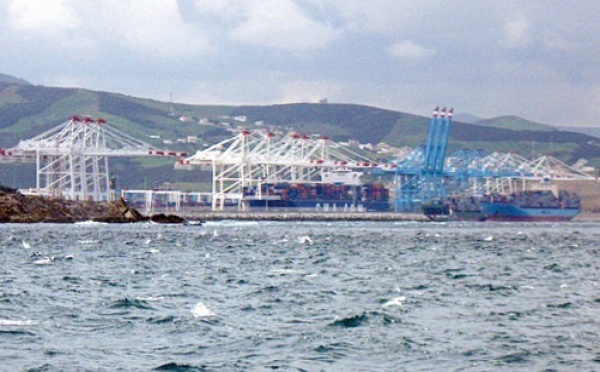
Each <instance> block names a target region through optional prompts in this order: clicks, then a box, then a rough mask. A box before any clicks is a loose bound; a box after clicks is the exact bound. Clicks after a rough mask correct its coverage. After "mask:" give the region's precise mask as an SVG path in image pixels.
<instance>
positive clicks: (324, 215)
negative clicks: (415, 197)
mask: <svg viewBox="0 0 600 372" xmlns="http://www.w3.org/2000/svg"><path fill="white" fill-rule="evenodd" d="M175 214H176V215H177V216H180V217H182V218H185V219H187V220H200V221H223V220H242V221H415V222H418V221H429V219H428V218H427V217H426V216H425V215H423V214H421V213H396V212H310V211H289V212H266V211H265V212H256V211H250V212H248V211H195V212H183V211H180V212H175Z"/></svg>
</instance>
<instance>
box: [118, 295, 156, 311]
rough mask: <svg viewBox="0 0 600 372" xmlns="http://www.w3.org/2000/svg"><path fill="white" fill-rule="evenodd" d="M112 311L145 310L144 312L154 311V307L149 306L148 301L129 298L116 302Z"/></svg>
mask: <svg viewBox="0 0 600 372" xmlns="http://www.w3.org/2000/svg"><path fill="white" fill-rule="evenodd" d="M110 308H111V309H129V308H136V309H143V310H152V307H151V306H150V305H148V303H147V302H146V301H143V300H140V299H137V298H134V299H130V298H129V297H125V298H122V299H120V300H117V301H115V302H114V303H113V304H112V305H111V306H110Z"/></svg>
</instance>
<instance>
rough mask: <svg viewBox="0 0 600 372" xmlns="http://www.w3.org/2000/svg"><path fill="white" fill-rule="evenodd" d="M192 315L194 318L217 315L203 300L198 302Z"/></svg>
mask: <svg viewBox="0 0 600 372" xmlns="http://www.w3.org/2000/svg"><path fill="white" fill-rule="evenodd" d="M192 315H193V316H194V318H206V317H211V316H216V314H215V313H213V312H212V311H211V310H210V309H209V308H208V307H207V306H206V305H204V304H203V303H202V302H198V303H197V304H196V306H194V308H193V309H192Z"/></svg>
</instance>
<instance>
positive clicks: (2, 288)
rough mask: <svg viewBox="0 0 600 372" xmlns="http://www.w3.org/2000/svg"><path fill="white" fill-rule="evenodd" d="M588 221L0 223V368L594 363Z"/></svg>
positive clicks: (598, 231) (595, 319) (599, 234)
mask: <svg viewBox="0 0 600 372" xmlns="http://www.w3.org/2000/svg"><path fill="white" fill-rule="evenodd" d="M599 253H600V225H598V224H575V223H573V224H490V223H480V224H471V225H469V224H431V223H358V222H356V223H342V222H340V223H300V222H298V223H275V222H259V223H242V222H238V223H236V222H222V223H207V224H206V225H204V226H161V225H151V224H136V225H100V224H76V225H52V224H39V225H0V369H2V370H27V369H31V370H38V371H54V370H57V371H58V370H60V371H63V370H152V369H155V370H165V371H173V370H269V369H278V368H279V369H282V370H306V371H314V370H336V371H337V370H344V371H345V370H358V371H360V370H364V371H370V370H382V371H391V370H424V371H425V370H426V371H429V370H507V369H511V370H515V369H517V370H518V369H523V370H577V371H582V370H598V369H600V258H599Z"/></svg>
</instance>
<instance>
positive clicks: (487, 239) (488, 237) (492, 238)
mask: <svg viewBox="0 0 600 372" xmlns="http://www.w3.org/2000/svg"><path fill="white" fill-rule="evenodd" d="M483 240H484V241H486V242H492V241H494V237H493V236H491V235H489V236H486V237H485V238H484V239H483Z"/></svg>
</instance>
